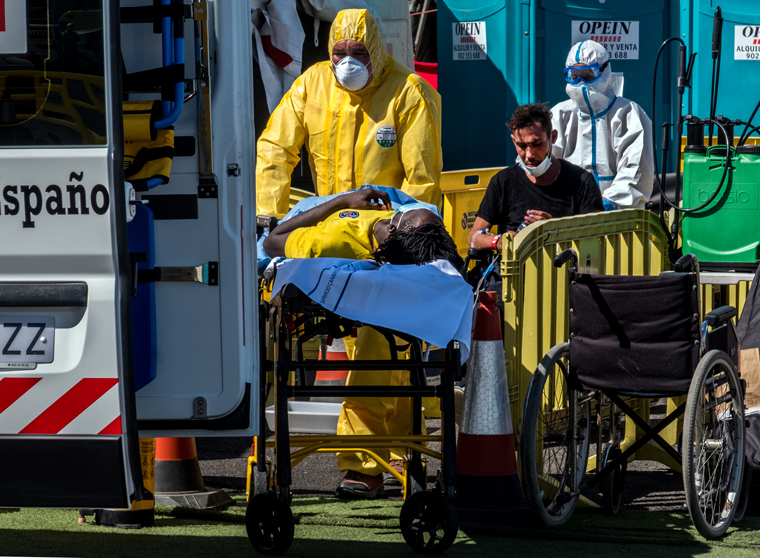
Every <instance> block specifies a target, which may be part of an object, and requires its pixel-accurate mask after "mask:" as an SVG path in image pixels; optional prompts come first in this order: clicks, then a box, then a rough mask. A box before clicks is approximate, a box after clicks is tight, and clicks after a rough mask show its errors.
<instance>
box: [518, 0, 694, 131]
mask: <svg viewBox="0 0 760 558" xmlns="http://www.w3.org/2000/svg"><path fill="white" fill-rule="evenodd" d="M678 8H679V4H678V0H637V1H636V2H631V1H630V0H535V1H534V2H533V3H532V4H531V23H532V26H531V29H530V37H531V40H530V43H531V44H530V50H531V53H532V56H531V57H530V61H531V64H530V83H531V86H532V87H531V92H530V97H531V99H532V100H534V101H543V102H547V103H549V106H550V107H551V106H554V105H555V104H556V103H559V102H561V101H565V100H567V98H568V97H567V94H566V93H565V86H566V85H567V83H566V82H565V80H564V76H563V74H562V70H563V68H564V67H565V59H566V57H567V53H568V51H569V50H570V47H571V46H572V45H574V44H575V43H577V42H579V41H583V40H589V39H590V40H594V41H596V42H598V43H600V44H602V45H604V46H605V47H606V48H607V50H608V51H609V53H610V67H611V68H612V71H613V72H615V73H622V74H623V77H624V89H623V96H624V97H625V98H627V99H630V100H631V101H633V102H635V103H637V104H638V105H640V106H641V108H643V109H644V111H645V112H646V113H647V115H648V116H649V117H650V118H651V117H652V72H653V71H654V62H655V58H656V57H657V51H658V49H659V48H660V45H661V44H662V42H663V41H664V40H665V39H667V38H669V37H673V36H677V35H678V32H679V30H678V24H679V19H678ZM677 50H678V49H677V46H675V45H673V46H669V47H668V50H667V51H666V52H665V53H663V56H662V57H661V59H660V66H659V68H660V69H662V70H660V69H658V77H657V79H658V81H657V97H656V98H657V105H656V107H655V108H656V114H655V124H656V125H657V128H658V130H659V128H660V124H661V123H662V122H673V119H674V114H676V113H675V110H674V109H675V106H674V105H675V104H676V102H677V99H676V91H675V87H674V79H675V75H674V72H675V71H676V68H677V67H676V61H677V56H676V53H677ZM663 72H664V73H663ZM655 140H656V141H657V142H658V143H659V141H660V134H659V133H658V134H656V138H655Z"/></svg>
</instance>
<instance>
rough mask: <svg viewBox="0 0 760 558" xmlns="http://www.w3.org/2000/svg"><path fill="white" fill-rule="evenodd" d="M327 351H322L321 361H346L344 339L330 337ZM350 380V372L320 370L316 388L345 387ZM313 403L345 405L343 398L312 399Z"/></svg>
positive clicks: (316, 379) (315, 382)
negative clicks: (348, 379) (347, 380)
mask: <svg viewBox="0 0 760 558" xmlns="http://www.w3.org/2000/svg"><path fill="white" fill-rule="evenodd" d="M326 349H327V350H326V351H324V352H322V351H320V354H319V356H320V359H322V360H334V361H341V362H343V361H346V360H348V355H347V354H346V342H345V341H344V340H343V339H332V338H330V337H328V339H327V345H326ZM346 378H348V370H318V371H317V377H316V378H315V380H314V385H315V386H345V385H346ZM311 401H323V402H325V403H343V398H342V397H312V398H311Z"/></svg>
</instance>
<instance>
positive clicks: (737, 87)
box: [681, 0, 760, 136]
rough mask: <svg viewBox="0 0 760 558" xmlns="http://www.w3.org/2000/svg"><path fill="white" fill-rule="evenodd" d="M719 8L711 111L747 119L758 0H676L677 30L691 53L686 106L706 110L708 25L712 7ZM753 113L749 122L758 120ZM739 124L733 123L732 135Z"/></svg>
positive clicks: (756, 82)
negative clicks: (719, 30)
mask: <svg viewBox="0 0 760 558" xmlns="http://www.w3.org/2000/svg"><path fill="white" fill-rule="evenodd" d="M718 6H720V8H721V11H722V12H723V40H722V43H721V44H722V49H723V50H722V56H721V69H720V76H721V77H720V82H719V84H718V104H717V108H716V111H715V114H716V115H723V116H725V117H727V118H730V119H731V120H736V119H741V120H747V119H748V118H749V117H750V115H751V114H752V111H753V110H754V108H755V105H756V104H757V101H758V98H759V97H758V93H757V92H758V91H760V2H757V1H749V0H681V30H682V33H683V38H684V41H686V44H687V46H688V49H689V52H697V53H699V54H698V55H697V59H696V62H695V67H694V73H693V76H692V84H693V87H692V88H691V90H690V91H689V99H688V103H687V107H688V111H689V113H691V114H694V115H696V116H699V117H701V118H705V117H708V116H709V115H710V84H711V79H712V54H711V53H712V28H713V15H714V14H715V8H716V7H718ZM758 116H760V115H755V119H754V121H753V124H754V125H757V124H760V118H758ZM742 130H744V127H743V126H742V127H740V128H737V130H736V131H735V133H736V135H737V136H738V135H739V134H741V133H742Z"/></svg>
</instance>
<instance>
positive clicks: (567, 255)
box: [554, 248, 578, 268]
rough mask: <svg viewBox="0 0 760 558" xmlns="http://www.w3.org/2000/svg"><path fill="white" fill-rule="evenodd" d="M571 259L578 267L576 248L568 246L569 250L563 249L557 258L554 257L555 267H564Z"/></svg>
mask: <svg viewBox="0 0 760 558" xmlns="http://www.w3.org/2000/svg"><path fill="white" fill-rule="evenodd" d="M570 260H572V261H573V264H574V267H576V268H577V267H578V254H576V253H575V250H573V249H572V248H568V249H567V250H563V251H562V252H560V254H559V255H557V257H556V258H554V267H562V266H563V265H565V264H566V263H567V262H569V261H570Z"/></svg>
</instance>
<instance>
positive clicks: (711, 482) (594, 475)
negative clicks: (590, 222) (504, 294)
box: [519, 249, 745, 539]
mask: <svg viewBox="0 0 760 558" xmlns="http://www.w3.org/2000/svg"><path fill="white" fill-rule="evenodd" d="M567 262H572V264H571V267H570V269H569V270H568V280H569V300H570V308H569V313H570V321H569V324H570V338H569V341H568V342H566V343H561V344H559V345H556V346H554V347H552V348H551V349H550V350H549V352H548V353H546V355H545V356H544V357H543V359H542V360H541V362H540V364H539V365H538V368H537V369H536V371H535V373H534V374H533V377H532V379H531V383H530V386H529V388H528V393H527V397H526V401H525V406H524V409H523V418H522V425H521V433H520V448H519V452H520V462H521V464H520V466H521V472H522V476H521V478H522V483H523V491H524V494H525V497H526V499H527V500H528V503H529V505H530V507H531V508H532V510H533V512H534V513H535V516H536V517H537V518H538V520H539V522H540V523H541V524H543V525H545V526H556V525H561V524H564V523H565V522H567V521H568V520H569V518H570V516H571V515H572V513H573V510H574V508H575V506H576V504H577V501H578V498H579V496H580V494H581V493H583V492H585V491H587V490H590V489H592V488H594V487H599V488H600V491H601V494H602V501H603V504H604V507H605V508H606V510H607V511H609V512H612V513H615V512H616V511H617V509H618V508H619V506H620V499H621V494H622V491H623V487H624V482H625V473H626V464H627V462H628V459H629V458H630V457H631V456H633V455H634V454H635V452H636V451H637V450H638V449H640V448H641V447H643V446H644V445H645V444H647V443H649V442H650V441H654V442H655V443H657V444H658V445H659V446H661V447H662V448H663V449H664V450H665V451H666V452H667V453H668V454H669V455H670V456H671V457H673V458H674V459H675V460H676V461H678V462H681V463H682V470H683V480H684V489H685V492H686V500H687V506H688V509H689V513H690V515H691V518H692V520H693V522H694V525H695V526H696V528H697V530H698V531H699V533H700V534H701V535H702V536H704V537H705V538H706V539H716V538H719V537H721V536H723V535H724V534H725V532H726V530H727V529H728V527H729V526H730V525H731V523H732V520H733V519H734V516H735V513H736V511H737V508H738V507H739V505H740V502H739V495H740V491H741V487H742V478H743V474H744V451H745V419H744V404H743V392H744V389H743V387H744V386H743V385H742V382H741V380H740V377H739V368H738V365H739V350H738V343H737V338H736V331H735V329H734V324H733V321H732V318H733V317H734V316H735V315H736V310H735V309H734V308H733V307H730V306H723V307H721V308H717V309H716V310H713V311H712V312H710V313H708V314H707V315H706V316H704V321H700V319H699V318H700V300H699V292H700V289H699V264H698V262H697V259H696V257H695V256H694V255H692V254H688V255H686V256H683V257H682V258H681V259H679V260H678V262H677V263H676V265H675V272H665V273H662V274H660V275H659V276H656V277H646V276H645V277H640V276H639V277H634V276H624V277H623V276H605V275H591V274H583V273H579V272H578V269H577V267H578V260H577V255H576V254H575V252H574V251H573V250H572V249H569V250H565V251H564V252H562V253H561V254H559V255H558V256H557V257H556V259H555V262H554V263H555V266H556V267H562V266H563V265H564V264H565V263H567ZM683 395H687V397H686V401H685V403H681V404H680V405H679V406H678V407H677V409H675V410H674V411H672V412H670V413H669V414H668V415H667V416H666V417H665V418H664V419H663V420H662V421H660V422H659V423H658V424H657V425H656V426H651V425H650V424H649V423H648V422H647V421H646V420H644V419H643V418H641V417H640V416H639V415H638V414H637V413H636V412H635V411H634V409H632V408H631V399H630V398H639V399H656V398H662V397H676V396H683ZM680 400H683V397H681V399H680ZM618 410H619V411H622V413H624V415H625V417H626V418H625V420H632V421H634V422H635V423H636V425H637V426H638V427H639V428H640V429H641V430H642V431H643V433H644V434H643V436H641V437H640V438H639V439H637V440H636V442H635V443H634V444H632V445H631V446H630V447H628V448H626V449H625V451H621V448H620V437H619V434H618V432H617V430H616V426H617V420H616V417H617V413H618ZM606 412H609V419H608V428H607V429H606V430H605V429H604V428H603V424H604V423H605V416H604V415H605V413H606ZM594 414H595V415H596V416H595V417H594V416H593V415H594ZM679 417H683V430H682V435H681V441H680V443H679V444H678V447H673V446H671V445H669V444H668V443H667V442H666V441H665V440H664V439H663V438H662V437H661V435H660V433H661V432H662V431H663V430H664V429H665V428H666V427H667V426H668V425H670V424H672V423H673V422H674V421H676V419H678V418H679ZM592 438H593V439H592ZM594 445H595V446H596V448H595V449H596V451H595V453H596V467H595V468H594V469H595V470H594V471H591V472H588V471H587V463H588V460H589V455H590V454H591V453H592V452H593V449H594V448H593V446H594Z"/></svg>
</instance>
